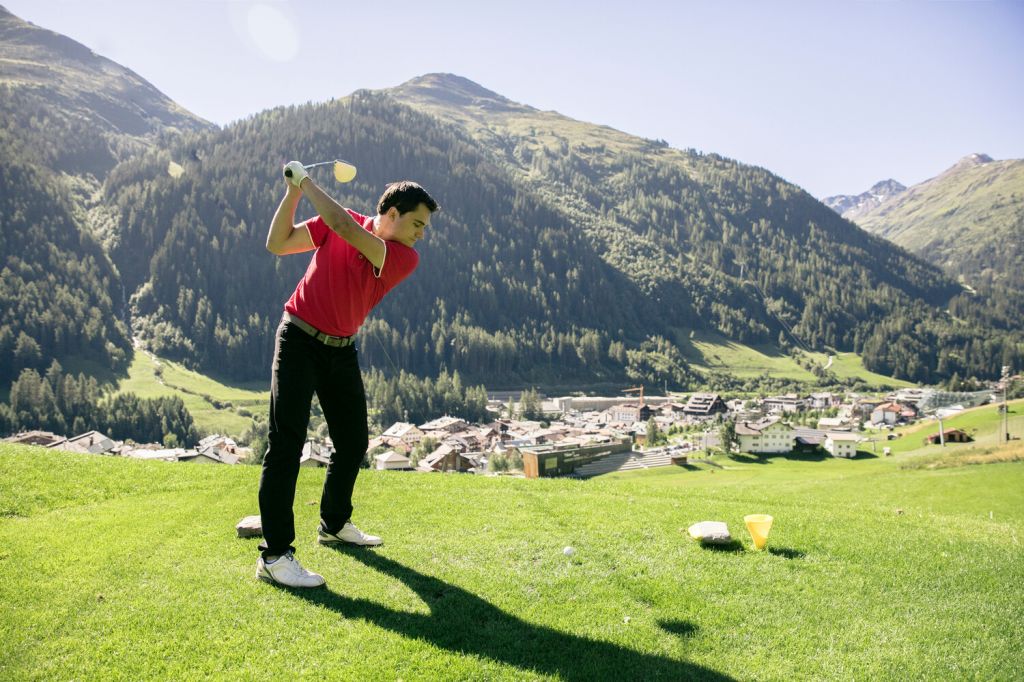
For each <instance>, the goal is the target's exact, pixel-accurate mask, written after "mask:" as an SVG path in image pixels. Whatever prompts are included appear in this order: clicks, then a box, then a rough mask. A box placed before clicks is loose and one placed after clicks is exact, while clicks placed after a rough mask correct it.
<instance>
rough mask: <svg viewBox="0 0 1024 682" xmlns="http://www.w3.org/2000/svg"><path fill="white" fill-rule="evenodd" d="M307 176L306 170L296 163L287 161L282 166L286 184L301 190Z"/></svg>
mask: <svg viewBox="0 0 1024 682" xmlns="http://www.w3.org/2000/svg"><path fill="white" fill-rule="evenodd" d="M308 176H309V173H307V172H306V169H305V168H304V167H303V165H302V164H301V163H299V162H298V161H289V162H288V163H286V164H285V165H284V177H285V178H286V179H287V180H288V182H290V183H292V184H293V185H295V186H296V187H299V188H300V189H301V187H302V181H303V180H305V179H306V178H307V177H308Z"/></svg>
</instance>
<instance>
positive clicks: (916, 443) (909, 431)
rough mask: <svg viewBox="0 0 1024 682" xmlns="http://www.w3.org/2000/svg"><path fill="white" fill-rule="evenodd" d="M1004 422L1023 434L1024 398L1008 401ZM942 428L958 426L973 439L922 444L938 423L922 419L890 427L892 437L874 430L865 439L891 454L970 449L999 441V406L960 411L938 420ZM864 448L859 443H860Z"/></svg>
mask: <svg viewBox="0 0 1024 682" xmlns="http://www.w3.org/2000/svg"><path fill="white" fill-rule="evenodd" d="M1008 409H1009V412H1008V413H1007V418H1008V419H1007V423H1008V428H1009V431H1010V433H1011V434H1013V435H1016V436H1020V435H1022V434H1024V400H1011V401H1010V402H1009V405H1008ZM942 428H943V430H948V429H960V430H962V431H965V432H966V433H968V434H970V435H971V437H972V438H973V439H974V440H973V441H972V442H970V443H946V445H945V447H943V446H942V445H938V444H934V445H925V443H924V439H925V438H927V437H928V436H930V435H933V434H937V433H938V432H939V423H938V422H937V421H935V420H934V419H926V420H922V421H920V422H918V423H916V424H912V425H910V426H902V427H899V428H897V429H895V430H893V432H892V433H893V434H894V435H896V439H895V440H885V438H886V436H885V435H884V434H885V433H886V432H881V433H878V432H875V433H873V434H870V435H868V436H867V437H869V438H877V439H878V442H877V444H876V445H877V450H878V453H879V454H880V453H881V452H882V447H888V448H889V449H890V450H891V451H892V454H894V455H898V454H913V455H927V454H934V453H936V452H941V451H956V450H972V449H975V448H979V447H991V446H995V445H998V444H999V443H1000V437H999V434H1000V431H1001V428H1002V415H1001V414H1000V412H999V405H983V406H981V407H974V408H971V409H968V410H964V411H963V412H962V413H960V414H958V415H956V416H954V417H949V418H947V419H943V420H942ZM861 447H862V448H863V447H864V446H863V445H862V446H861Z"/></svg>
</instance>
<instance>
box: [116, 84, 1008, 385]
mask: <svg viewBox="0 0 1024 682" xmlns="http://www.w3.org/2000/svg"><path fill="white" fill-rule="evenodd" d="M334 157H340V158H345V159H348V160H350V161H352V162H354V163H356V165H357V166H358V167H359V175H358V177H357V178H356V180H355V182H354V183H352V184H350V185H337V184H335V183H333V180H330V177H329V174H325V175H324V176H321V177H320V179H321V181H322V182H323V183H324V184H325V185H327V186H328V187H329V189H330V190H331V191H332V192H333V193H334V194H335V195H336V196H337V197H338V198H339V199H340V200H341V201H342V203H344V204H346V205H348V206H351V207H352V208H355V209H357V210H362V211H364V212H371V211H372V210H373V206H374V204H375V201H376V198H377V196H378V195H379V193H380V192H381V190H382V189H383V187H384V185H385V184H386V183H387V182H389V181H393V180H397V179H401V178H412V179H416V180H418V181H420V182H422V183H423V184H424V185H425V186H426V187H427V188H428V189H429V190H430V191H431V192H432V193H433V194H434V195H435V196H436V197H437V198H438V200H439V201H440V202H441V204H442V206H443V211H442V213H441V214H439V215H438V216H436V217H435V219H434V221H433V222H434V227H433V228H432V230H431V234H430V235H429V237H428V239H427V240H426V241H425V242H423V243H421V245H420V247H419V248H420V250H421V254H422V260H421V266H420V268H419V270H418V271H417V272H416V273H415V274H414V275H413V276H412V278H410V280H409V281H407V282H406V283H404V284H403V285H402V287H401V288H400V289H398V290H397V291H396V292H395V293H393V294H392V295H391V296H389V297H388V298H387V299H385V302H384V303H383V304H382V305H381V307H380V308H379V309H378V311H377V312H376V314H375V315H374V318H373V320H372V321H371V322H369V323H368V325H367V326H366V328H365V331H364V334H363V341H362V348H363V352H364V356H365V357H366V358H367V359H368V360H369V361H371V362H373V363H374V364H375V365H377V366H379V367H381V368H382V369H385V370H388V371H395V370H397V368H398V367H401V368H404V369H407V370H409V371H412V372H414V373H417V374H420V375H428V376H429V375H433V374H435V373H436V372H438V371H440V370H441V369H447V370H449V371H456V370H457V371H459V372H460V373H461V374H462V375H463V376H464V377H466V378H467V379H469V380H471V381H473V382H480V381H483V382H487V383H488V385H489V386H498V385H512V384H523V383H533V384H546V383H551V382H559V383H563V384H564V383H566V382H572V381H579V382H591V383H593V382H599V381H622V380H625V379H627V378H629V379H634V380H645V381H652V382H657V383H659V384H660V383H663V382H668V383H669V384H670V385H673V386H677V387H684V386H690V385H695V384H696V383H697V382H698V381H699V378H698V377H695V376H694V374H693V372H691V371H690V370H689V369H688V367H687V366H686V364H685V362H684V361H683V359H682V357H681V355H680V354H679V352H678V349H677V345H678V343H680V342H684V341H685V339H686V337H687V335H688V332H689V331H690V330H694V329H712V330H715V331H718V332H720V333H722V334H725V335H726V336H728V337H730V338H733V339H736V340H740V341H745V342H760V343H765V342H768V343H774V342H779V341H782V342H785V343H789V344H793V343H796V344H800V345H802V346H806V347H814V348H825V347H833V348H837V349H843V350H856V351H858V352H861V353H863V354H864V356H865V362H866V364H868V366H869V367H871V368H872V369H875V370H877V371H882V372H889V373H893V374H895V375H897V376H901V377H905V378H910V379H916V380H936V379H939V378H941V377H943V376H948V375H951V374H952V373H953V372H954V371H955V372H959V373H960V375H961V376H964V375H971V374H974V375H979V376H982V375H991V374H993V373H998V370H999V365H1000V363H1002V362H1003V361H1004V359H1005V358H1006V357H1016V356H1015V355H1014V354H1018V355H1019V353H1020V348H1019V340H1018V339H1017V338H1016V337H1014V336H1013V335H1011V334H989V333H988V330H986V329H983V328H977V327H976V326H975V327H971V326H969V325H966V324H961V323H959V322H957V321H956V320H954V319H952V318H951V317H950V316H949V315H947V314H946V313H945V311H944V308H945V306H946V305H947V304H948V303H949V301H950V300H951V299H952V298H954V297H955V296H957V294H958V293H959V292H960V290H961V289H960V287H959V286H958V285H957V284H956V283H955V282H954V281H952V280H951V279H950V278H949V277H947V276H945V275H943V274H942V273H941V272H940V271H939V270H938V269H937V268H935V267H934V266H930V265H928V264H926V263H924V262H923V261H921V260H919V259H918V258H916V257H914V256H911V255H910V254H908V253H907V252H905V251H903V250H902V249H899V248H897V247H894V246H892V245H891V244H889V243H888V242H886V241H885V240H883V239H880V238H878V237H874V236H871V235H870V234H868V233H866V232H864V231H863V230H860V229H858V228H857V227H856V226H854V225H853V224H851V223H849V222H847V221H845V220H843V219H841V218H840V217H839V216H837V215H836V214H835V213H834V212H832V211H831V210H830V209H828V208H827V207H826V206H824V205H823V204H821V203H820V202H818V201H816V200H815V199H814V198H813V197H811V196H810V195H808V194H807V193H806V192H804V191H803V190H801V189H800V188H798V187H795V186H793V185H790V184H788V183H786V182H785V181H783V180H782V179H780V178H778V177H777V176H774V175H772V174H771V173H770V172H768V171H766V170H764V169H761V168H755V167H750V166H744V165H742V164H740V163H737V162H735V161H731V160H728V159H724V158H721V157H719V156H717V155H713V154H712V155H704V154H699V153H697V152H693V151H680V150H675V149H671V148H669V147H667V146H666V145H664V144H663V143H659V142H654V141H650V140H644V139H640V138H636V137H633V136H629V135H626V134H624V133H621V132H618V131H615V130H612V129H609V128H606V127H602V126H595V125H591V124H586V123H582V122H578V121H573V120H571V119H568V118H566V117H563V116H560V115H558V114H555V113H554V112H539V111H537V110H535V109H532V108H530V107H527V106H524V105H520V104H516V103H514V102H510V101H509V100H507V99H505V98H502V97H500V96H499V95H496V94H495V93H492V92H490V91H487V90H485V89H484V88H481V87H480V86H478V85H476V84H473V83H471V82H469V81H466V80H465V79H461V78H458V77H455V76H448V75H431V76H425V77H422V78H419V79H415V80H414V81H411V82H410V83H407V84H405V85H403V86H400V87H399V88H395V89H393V90H391V91H382V92H367V91H360V92H358V93H355V94H353V95H352V96H350V97H346V98H344V99H340V100H335V101H330V102H326V103H322V104H315V105H306V106H302V107H288V108H280V109H275V110H272V111H268V112H264V113H262V114H258V115H256V116H253V117H252V118H249V119H247V120H244V121H241V122H238V123H236V124H233V125H231V126H229V127H227V128H225V129H223V130H216V131H209V132H202V133H196V134H190V135H187V136H185V137H184V138H182V140H181V141H180V142H179V143H178V144H174V145H171V146H170V147H169V148H167V149H164V150H160V151H156V152H152V153H150V154H148V155H146V156H143V157H140V158H136V159H133V160H130V161H127V162H125V163H123V164H121V165H120V166H119V167H118V168H117V169H115V171H114V172H113V173H112V174H111V176H110V179H109V182H108V186H107V200H108V201H109V202H110V203H111V204H112V205H113V206H114V207H116V209H117V211H118V213H119V214H120V216H121V235H120V241H119V243H118V244H117V245H116V246H115V248H114V249H113V251H112V253H113V256H114V260H115V262H116V264H117V266H118V268H119V270H120V271H121V273H122V274H123V275H124V278H125V283H126V285H127V286H128V288H129V290H133V291H137V293H136V295H135V307H136V311H137V314H138V317H137V321H138V322H139V327H140V329H142V330H143V332H144V333H145V335H146V336H147V337H148V338H150V339H151V340H152V342H153V343H154V344H156V345H157V347H158V349H159V350H160V351H161V352H164V353H167V354H169V355H171V356H172V357H181V358H183V359H186V360H189V361H191V362H194V363H195V364H196V365H198V366H200V367H206V368H217V369H218V370H220V371H223V372H227V373H228V374H229V375H231V376H235V377H237V378H254V377H260V376H263V375H264V374H265V373H266V369H265V364H266V356H267V354H268V353H269V350H270V340H271V335H272V333H273V328H274V326H275V323H276V320H277V319H278V317H279V315H280V310H281V305H282V303H283V301H284V300H285V299H286V298H287V296H288V294H289V293H290V290H291V288H292V287H293V286H294V283H295V281H296V279H297V278H298V277H299V275H300V274H301V272H302V270H303V269H304V267H305V264H306V262H307V260H308V256H290V257H286V258H275V257H273V256H270V255H269V254H267V253H266V252H265V251H264V250H263V241H264V239H265V234H266V226H267V222H268V221H269V218H270V216H271V215H272V213H273V210H274V207H275V206H276V204H277V203H278V201H279V200H280V197H281V195H282V193H283V184H282V180H281V177H280V166H281V164H282V163H283V162H285V161H287V160H289V159H291V158H298V159H301V160H303V161H306V162H310V161H319V160H324V159H329V158H334ZM171 162H173V163H175V164H178V165H180V166H181V168H182V169H183V172H182V173H181V174H180V176H178V177H174V176H172V175H170V174H168V172H167V169H168V167H169V164H170V163H171ZM300 210H301V211H305V212H306V213H305V214H304V215H309V206H308V204H304V205H303V207H302V209H300ZM300 217H304V216H300Z"/></svg>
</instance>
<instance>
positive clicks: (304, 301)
mask: <svg viewBox="0 0 1024 682" xmlns="http://www.w3.org/2000/svg"><path fill="white" fill-rule="evenodd" d="M345 210H346V211H348V214H349V215H350V216H352V217H353V218H354V219H355V221H356V222H357V223H359V224H360V225H362V226H363V229H364V230H367V231H368V232H373V218H372V217H369V216H364V215H360V214H359V213H356V212H355V211H351V210H349V209H345ZM306 227H307V228H308V229H309V236H310V238H312V240H313V244H314V245H316V247H317V248H316V251H315V252H314V253H313V258H312V259H311V260H310V261H309V267H308V268H306V274H305V275H303V277H302V279H301V280H299V284H298V286H296V287H295V292H294V293H293V294H292V296H291V298H289V299H288V302H287V303H285V305H284V309H285V310H286V311H288V312H289V313H291V314H292V315H295V316H297V317H298V318H300V319H302V320H304V321H306V322H308V323H309V324H311V325H313V326H314V327H316V328H317V329H319V330H320V331H322V332H324V333H325V334H330V335H331V336H353V335H354V334H355V333H356V332H357V331H359V326H360V325H361V324H362V323H363V320H365V319H366V316H367V315H369V313H370V311H371V310H372V309H373V306H375V305H377V303H379V302H380V300H381V299H382V298H384V294H386V293H388V292H389V291H391V289H393V288H394V287H395V286H396V285H397V284H398V283H399V282H401V281H402V280H403V279H405V278H406V277H408V276H409V274H410V273H411V272H412V271H413V270H415V269H416V266H417V265H418V264H419V261H420V257H419V254H418V253H416V250H415V249H412V248H410V247H408V246H406V245H405V244H401V243H399V242H394V241H385V242H384V246H385V248H386V254H385V256H384V263H383V265H381V267H380V270H379V271H378V270H377V269H376V268H374V267H373V264H372V263H370V261H368V260H366V256H364V255H363V254H361V253H359V250H358V249H356V247H354V246H352V245H351V244H349V243H348V242H347V241H345V240H344V239H342V238H341V237H339V236H338V235H336V234H335V233H334V232H333V231H332V230H331V228H329V227H328V226H327V223H325V222H324V220H323V218H321V217H320V216H317V217H316V218H312V219H310V220H307V221H306Z"/></svg>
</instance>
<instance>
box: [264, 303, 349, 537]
mask: <svg viewBox="0 0 1024 682" xmlns="http://www.w3.org/2000/svg"><path fill="white" fill-rule="evenodd" d="M314 392H316V395H317V397H318V398H319V399H320V406H321V407H322V408H323V411H324V418H325V419H326V421H327V427H328V430H329V431H330V434H331V440H332V441H334V449H335V453H334V455H333V456H332V457H331V463H330V465H328V467H327V478H326V480H325V481H324V489H323V494H322V495H321V497H320V525H321V527H322V528H323V529H324V530H326V531H328V532H331V533H336V532H337V531H339V530H340V529H341V527H342V526H343V525H345V522H346V521H348V520H349V518H350V517H351V516H352V489H353V488H354V487H355V483H356V477H357V476H358V475H359V467H360V466H361V465H362V462H363V459H364V458H365V456H366V447H367V442H368V439H369V433H368V429H367V425H366V391H365V389H364V388H363V377H362V374H361V373H360V372H359V361H358V357H357V353H356V347H355V346H354V345H350V346H345V347H342V348H338V347H331V346H326V345H324V344H323V343H321V342H320V341H317V340H316V339H314V338H313V337H312V336H310V335H309V334H307V333H306V332H304V331H303V330H301V329H299V328H298V327H296V326H295V325H294V324H291V323H290V322H286V321H282V322H281V326H279V327H278V328H277V340H276V344H275V348H274V363H273V367H272V372H271V379H270V423H269V438H268V440H269V445H268V447H267V453H266V455H265V456H264V458H263V472H262V475H261V477H260V494H259V499H260V516H261V517H262V522H263V542H262V543H261V544H260V547H259V548H260V550H261V551H262V552H263V556H277V555H281V554H284V553H285V552H287V551H289V550H291V551H294V550H295V548H294V547H292V543H293V542H294V541H295V515H294V512H293V511H292V508H293V506H294V503H295V483H296V480H297V479H298V476H299V460H300V458H301V457H302V446H303V444H304V443H305V442H306V428H307V427H308V426H309V409H310V405H311V404H312V401H313V393H314Z"/></svg>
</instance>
